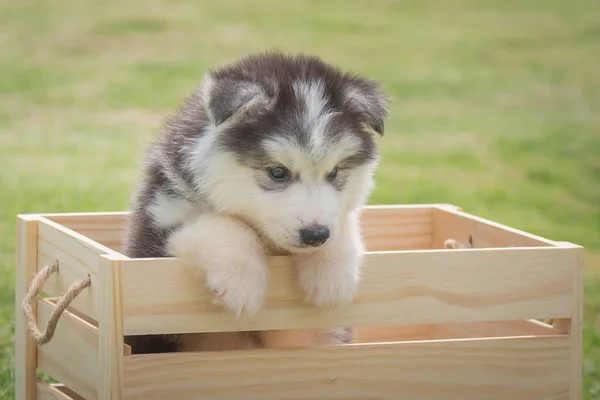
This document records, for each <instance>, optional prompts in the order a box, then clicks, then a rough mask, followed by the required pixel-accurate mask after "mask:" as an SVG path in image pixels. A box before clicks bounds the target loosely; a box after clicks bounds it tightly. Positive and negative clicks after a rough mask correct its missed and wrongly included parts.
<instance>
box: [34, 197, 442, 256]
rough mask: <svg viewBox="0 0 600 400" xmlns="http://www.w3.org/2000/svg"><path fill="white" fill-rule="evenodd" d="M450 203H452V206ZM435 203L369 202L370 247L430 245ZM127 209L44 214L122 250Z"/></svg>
mask: <svg viewBox="0 0 600 400" xmlns="http://www.w3.org/2000/svg"><path fill="white" fill-rule="evenodd" d="M449 207H451V206H449ZM431 211H432V206H431V205H428V204H424V205H407V206H403V205H400V206H367V207H365V208H364V210H363V212H362V215H361V223H362V226H363V235H364V239H365V243H366V246H367V248H368V250H369V251H386V250H410V249H428V248H431V240H432V219H431ZM128 216H129V213H128V212H111V213H89V214H83V213H76V214H53V215H45V217H47V218H48V219H50V220H52V221H55V222H57V223H60V224H62V225H64V226H66V227H67V228H69V229H72V230H74V231H76V232H78V233H80V234H81V235H84V236H86V237H88V238H90V239H91V240H94V241H96V242H98V243H100V244H102V245H104V246H106V247H108V248H111V249H113V250H115V251H121V250H122V249H121V246H122V241H123V235H124V234H125V231H124V229H125V224H126V221H127V218H128Z"/></svg>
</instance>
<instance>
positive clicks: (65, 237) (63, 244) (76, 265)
mask: <svg viewBox="0 0 600 400" xmlns="http://www.w3.org/2000/svg"><path fill="white" fill-rule="evenodd" d="M107 252H109V253H112V250H110V249H108V248H104V247H103V246H100V245H98V244H96V243H95V242H93V241H91V240H89V239H88V238H86V237H84V236H83V235H81V234H79V233H77V232H74V231H71V230H70V229H68V228H65V227H64V226H62V225H60V224H58V223H56V222H53V221H50V220H47V219H44V218H42V219H41V220H40V224H39V234H38V261H37V264H38V270H40V269H42V268H43V267H44V266H46V265H50V264H52V263H54V261H55V260H57V259H58V261H59V265H60V266H59V271H58V273H55V274H52V275H51V276H50V278H49V279H48V281H47V282H46V283H45V285H44V288H43V292H44V293H47V294H48V295H50V296H52V297H57V296H60V295H62V294H63V293H64V292H66V291H67V289H68V288H69V287H70V286H71V285H72V284H73V283H74V282H77V281H80V280H82V279H85V278H86V277H87V275H88V274H90V275H91V277H92V285H91V286H90V287H89V288H87V289H86V290H84V291H83V292H82V293H81V294H80V295H79V296H77V298H76V299H75V300H74V301H73V303H71V307H72V308H73V309H76V310H78V311H80V312H82V313H84V314H86V315H87V316H88V317H89V318H91V319H93V320H97V319H98V318H97V317H98V304H97V301H98V300H97V299H98V287H97V285H94V284H93V283H94V282H95V281H97V280H98V256H99V255H100V254H106V253H107Z"/></svg>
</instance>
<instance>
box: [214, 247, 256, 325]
mask: <svg viewBox="0 0 600 400" xmlns="http://www.w3.org/2000/svg"><path fill="white" fill-rule="evenodd" d="M219 263H220V264H221V265H219V266H216V265H215V266H213V268H211V270H210V271H208V272H207V274H206V281H207V282H206V283H207V286H208V287H209V288H210V289H211V290H213V291H214V292H215V299H214V301H213V303H214V304H216V305H219V306H222V307H223V308H225V309H226V310H228V311H230V312H232V313H234V314H235V315H236V316H237V317H239V316H241V315H242V314H246V315H253V314H255V313H256V312H257V311H258V310H259V309H260V308H261V307H262V305H263V303H264V300H265V294H266V291H267V267H266V265H264V264H263V263H262V262H261V260H259V259H256V258H253V257H245V258H243V259H237V258H235V257H231V256H229V257H228V256H227V255H225V254H223V255H222V261H219Z"/></svg>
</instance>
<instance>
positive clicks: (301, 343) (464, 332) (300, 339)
mask: <svg viewBox="0 0 600 400" xmlns="http://www.w3.org/2000/svg"><path fill="white" fill-rule="evenodd" d="M277 332H278V334H279V335H278V340H277V341H276V343H274V342H271V343H269V344H267V345H264V346H260V347H256V348H255V349H254V350H260V349H264V348H297V347H309V346H310V347H315V344H314V343H309V342H308V341H307V338H308V337H309V335H310V333H309V332H308V331H301V330H296V331H277ZM565 334H566V333H565V332H562V331H560V330H558V329H556V328H554V327H553V326H550V325H547V324H545V323H543V322H540V321H537V320H523V321H501V322H468V323H444V324H419V325H397V326H361V327H355V328H354V338H353V341H352V342H351V343H349V344H339V345H341V346H346V345H362V344H377V343H389V342H421V341H439V340H462V339H464V340H468V339H490V338H510V337H515V338H516V337H540V336H556V335H565ZM317 346H320V345H317ZM225 350H226V351H235V350H236V349H225ZM239 350H248V349H239ZM166 352H171V351H166ZM138 354H143V353H138Z"/></svg>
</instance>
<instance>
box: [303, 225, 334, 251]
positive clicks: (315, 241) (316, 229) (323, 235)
mask: <svg viewBox="0 0 600 400" xmlns="http://www.w3.org/2000/svg"><path fill="white" fill-rule="evenodd" d="M327 239H329V228H328V227H326V226H325V225H313V226H310V227H308V228H304V229H301V230H300V242H301V243H302V244H303V245H304V246H311V247H318V246H321V245H322V244H324V243H325V242H326V241H327Z"/></svg>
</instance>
